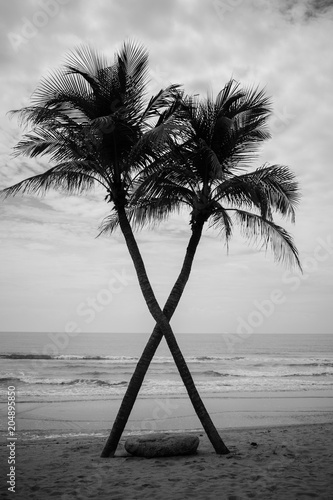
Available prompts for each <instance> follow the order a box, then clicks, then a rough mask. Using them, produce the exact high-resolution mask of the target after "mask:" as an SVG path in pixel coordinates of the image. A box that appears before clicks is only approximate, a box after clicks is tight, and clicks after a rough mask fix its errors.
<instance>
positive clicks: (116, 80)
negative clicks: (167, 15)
mask: <svg viewBox="0 0 333 500" xmlns="http://www.w3.org/2000/svg"><path fill="white" fill-rule="evenodd" d="M147 64H148V55H147V52H146V51H145V50H144V49H143V48H142V47H140V46H137V45H135V44H133V43H128V44H124V46H123V48H122V49H121V51H120V52H119V53H118V54H117V55H116V58H115V62H114V64H109V63H108V62H107V61H106V60H105V59H104V58H103V57H101V56H99V55H98V54H97V53H96V52H95V51H93V50H92V49H90V48H89V47H81V48H78V49H77V50H76V52H74V53H72V54H71V55H70V56H68V59H67V64H66V66H65V67H64V68H63V69H62V70H58V71H56V72H54V73H53V74H51V75H50V76H49V77H48V78H45V79H44V80H42V82H41V84H40V85H39V87H38V88H37V90H36V91H35V93H34V94H33V97H32V105H31V106H29V107H26V108H23V109H21V110H18V111H14V112H13V113H14V114H18V116H19V118H20V119H21V120H22V121H23V122H24V123H28V124H30V125H31V126H32V130H31V131H30V132H29V133H27V134H25V135H24V136H23V138H22V139H21V140H20V141H19V143H18V144H17V145H16V148H15V152H16V154H17V155H19V154H24V155H26V156H30V157H32V158H34V157H37V156H43V155H46V154H47V155H49V156H50V160H51V162H55V163H56V164H55V166H53V167H51V168H49V169H48V170H47V171H45V172H44V173H42V174H39V175H34V176H33V177H30V178H28V179H25V180H23V181H21V182H19V183H17V184H15V185H13V186H11V187H9V188H7V189H5V190H3V193H4V194H5V196H9V195H16V194H18V193H19V192H23V193H38V194H40V193H44V192H46V191H48V190H49V189H51V188H53V189H58V190H60V191H66V192H69V193H76V194H82V193H84V192H86V191H87V190H90V189H91V188H92V187H93V186H94V185H96V184H98V185H101V186H103V187H104V189H105V190H106V193H107V194H106V201H108V202H110V203H112V207H113V208H112V213H115V214H116V215H117V220H118V223H119V226H120V228H121V231H122V233H123V235H124V238H125V242H126V245H127V248H128V250H129V253H130V256H131V258H132V261H133V264H134V267H135V270H136V273H137V277H138V281H139V285H140V288H141V291H142V293H143V296H144V298H145V301H146V303H147V306H148V309H149V311H150V313H151V314H152V316H153V318H154V319H155V321H156V323H157V324H158V326H159V328H160V329H161V331H162V332H163V335H164V336H165V338H166V340H167V342H168V345H169V347H170V349H171V352H172V355H173V357H174V360H175V363H176V365H177V368H178V370H179V372H180V375H181V377H182V380H183V382H184V384H185V387H186V389H187V392H188V394H189V396H190V399H191V401H192V404H193V406H194V408H195V410H196V412H197V414H198V417H199V418H200V420H201V422H202V425H203V427H204V429H205V430H206V432H207V435H208V437H209V439H210V440H211V442H212V444H213V446H214V448H215V450H216V452H217V453H220V454H222V453H228V451H229V450H228V449H227V447H226V446H225V444H224V443H223V441H222V439H221V437H220V435H219V434H218V432H217V430H216V429H215V426H214V424H213V422H212V420H211V418H210V416H209V414H208V412H207V410H206V408H205V406H204V404H203V402H202V400H201V398H200V395H199V393H198V391H197V389H196V387H195V385H194V382H193V379H192V376H191V374H190V372H189V370H188V367H187V365H186V362H185V360H184V357H183V356H182V353H181V351H180V349H179V347H178V344H177V341H176V339H175V337H174V335H173V332H172V329H171V327H170V325H169V322H168V319H167V317H166V316H165V315H164V314H163V312H162V310H161V308H160V306H159V304H158V302H157V300H156V298H155V295H154V293H153V290H152V287H151V285H150V282H149V279H148V276H147V273H146V269H145V266H144V263H143V260H142V257H141V254H140V251H139V248H138V245H137V243H136V240H135V238H134V235H133V231H132V227H131V225H130V222H129V220H128V214H127V212H126V209H127V206H128V204H129V198H130V193H131V191H132V190H133V187H134V186H136V185H137V182H138V176H139V174H140V173H141V172H142V170H143V169H144V168H146V166H147V165H149V164H155V163H158V161H159V157H161V155H162V153H163V151H166V150H168V149H169V146H168V144H169V142H170V141H172V140H174V141H176V137H177V136H178V133H180V128H181V127H180V120H179V115H178V114H177V113H174V111H175V110H176V109H177V107H178V105H177V103H178V101H179V95H180V94H179V91H178V86H170V87H168V88H167V89H165V90H162V91H160V92H159V93H158V94H157V95H156V96H154V97H152V98H151V99H150V101H149V102H148V104H147V103H146V102H145V89H146V84H147V67H148V66H147ZM172 138H173V139H172Z"/></svg>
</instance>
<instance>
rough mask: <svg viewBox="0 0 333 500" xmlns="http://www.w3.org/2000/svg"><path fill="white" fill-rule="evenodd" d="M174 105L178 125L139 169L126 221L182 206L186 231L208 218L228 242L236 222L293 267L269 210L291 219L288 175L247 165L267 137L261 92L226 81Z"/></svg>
mask: <svg viewBox="0 0 333 500" xmlns="http://www.w3.org/2000/svg"><path fill="white" fill-rule="evenodd" d="M179 109H181V113H182V118H183V121H184V124H186V126H184V127H183V128H182V130H181V133H180V135H178V137H177V138H176V140H175V139H174V138H172V139H171V140H169V149H168V151H167V152H164V153H163V154H162V155H161V157H160V158H159V161H158V162H152V163H151V164H150V165H148V166H147V168H146V169H145V170H143V171H142V173H141V177H140V184H139V187H138V188H137V190H136V191H135V193H134V195H133V201H132V202H133V209H132V211H131V217H132V218H133V220H134V221H135V222H136V223H137V224H145V223H147V222H150V221H151V219H152V218H153V219H156V218H157V219H164V218H165V217H166V216H167V215H168V214H169V213H170V212H172V211H174V210H179V209H180V207H181V206H182V205H183V204H185V205H187V206H188V207H190V210H191V219H190V224H191V226H192V228H194V227H195V226H196V224H198V223H199V224H202V223H204V222H206V221H208V222H209V223H210V225H211V226H213V227H217V228H218V229H220V230H221V231H222V232H223V233H224V235H225V238H226V241H227V243H228V241H229V239H230V237H231V235H232V231H233V226H234V224H235V223H238V224H240V227H241V230H242V231H243V233H244V235H245V236H247V237H249V238H253V239H254V240H256V241H258V240H260V241H261V242H262V244H263V245H264V246H265V247H267V246H268V245H269V244H270V245H271V248H272V250H273V253H274V256H275V258H276V259H278V260H280V259H281V260H286V261H288V262H289V263H291V264H296V265H297V266H299V267H301V266H300V261H299V257H298V252H297V249H296V247H295V245H294V243H293V240H292V238H291V236H290V235H289V234H288V232H287V231H286V230H285V229H283V228H282V227H281V226H279V225H277V224H276V223H275V222H274V221H273V213H274V212H275V213H278V214H280V215H281V216H283V217H285V218H289V219H290V220H291V221H292V222H294V221H295V208H296V206H297V203H298V201H299V190H298V184H297V182H296V180H295V176H294V174H293V173H292V172H291V170H290V169H289V168H288V167H286V166H281V165H264V166H261V167H259V168H257V169H255V170H253V168H250V166H251V163H252V162H253V161H254V160H256V159H257V153H258V148H259V146H260V145H261V143H262V142H263V141H265V140H267V139H268V138H269V137H270V134H269V132H268V130H267V127H266V124H267V119H268V118H269V116H270V113H271V108H270V102H269V99H268V98H267V97H266V96H265V94H264V92H263V91H260V90H258V89H251V88H250V89H245V90H241V89H240V88H239V84H237V83H236V82H234V81H233V80H231V81H229V82H228V84H227V85H226V86H225V87H224V89H223V90H222V91H221V92H220V93H219V94H218V96H217V98H216V99H215V100H214V99H213V98H212V97H209V98H207V99H206V100H204V101H200V100H199V99H198V98H196V97H188V96H187V97H184V98H183V99H182V106H181V107H179ZM110 223H111V221H110V220H107V221H106V223H105V224H104V230H107V229H108V224H110Z"/></svg>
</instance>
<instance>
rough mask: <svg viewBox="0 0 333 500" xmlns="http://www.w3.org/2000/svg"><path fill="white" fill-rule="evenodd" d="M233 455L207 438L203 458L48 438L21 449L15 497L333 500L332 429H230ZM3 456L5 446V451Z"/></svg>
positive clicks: (227, 438)
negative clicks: (108, 451) (138, 453)
mask: <svg viewBox="0 0 333 500" xmlns="http://www.w3.org/2000/svg"><path fill="white" fill-rule="evenodd" d="M221 435H222V436H223V439H224V440H225V442H226V443H227V445H228V446H229V448H230V450H231V453H230V454H229V455H225V456H218V455H216V454H215V453H214V450H213V449H212V447H211V444H210V443H209V441H208V440H207V438H206V436H205V435H204V434H203V433H201V432H200V433H198V436H199V437H200V444H199V448H198V452H197V454H196V455H192V456H186V457H170V458H159V459H144V458H134V457H130V456H128V454H127V453H126V451H125V450H124V447H123V445H124V440H122V441H121V443H120V446H119V448H118V450H117V456H116V457H115V458H113V459H102V458H100V457H99V454H100V452H101V448H102V446H103V444H104V439H102V438H97V437H94V438H92V437H86V438H84V437H80V438H78V437H76V438H75V437H72V438H68V437H66V438H59V437H58V438H49V439H41V440H39V441H32V440H31V441H23V442H21V443H19V445H18V446H17V464H16V470H17V484H16V493H15V495H14V494H13V493H11V492H8V491H7V492H6V490H5V489H4V488H3V487H2V491H1V498H2V499H9V498H17V499H19V500H21V499H22V500H23V499H36V500H44V499H48V498H55V499H61V500H71V499H112V500H131V499H133V500H134V499H157V498H158V499H162V500H166V499H173V500H178V499H179V500H183V499H190V498H191V499H200V500H201V499H205V500H206V499H228V500H236V499H246V498H255V499H257V498H259V499H279V500H280V499H281V500H282V499H283V500H287V499H292V500H295V499H306V498H320V499H325V500H331V499H332V498H333V493H332V492H333V424H307V425H298V426H297V425H294V426H279V427H271V428H267V427H258V428H239V429H226V430H224V431H223V432H221ZM2 454H3V448H2Z"/></svg>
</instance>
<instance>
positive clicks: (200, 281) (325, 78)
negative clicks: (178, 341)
mask: <svg viewBox="0 0 333 500" xmlns="http://www.w3.org/2000/svg"><path fill="white" fill-rule="evenodd" d="M0 25H1V39H0V58H1V59H0V61H1V74H0V85H1V91H0V106H1V110H0V127H1V134H0V156H1V169H0V188H3V187H6V186H8V185H10V184H13V183H14V182H17V181H19V180H21V179H23V178H25V177H27V176H29V175H31V174H32V173H33V172H35V171H37V170H38V171H41V170H43V169H45V168H47V167H48V163H47V159H41V160H38V161H36V160H34V161H31V160H29V161H27V160H26V159H24V158H16V159H14V158H12V157H11V150H12V147H13V146H14V145H15V143H16V142H17V140H18V139H19V137H20V134H21V132H22V131H21V130H20V128H19V124H18V123H17V121H16V120H15V119H13V120H10V119H9V117H8V116H6V113H7V112H8V111H9V110H11V109H17V108H20V107H22V106H25V105H27V104H28V103H29V99H30V95H31V93H32V92H33V90H34V89H35V87H36V85H37V84H38V81H39V80H40V78H41V77H42V76H44V75H45V74H46V73H47V71H48V70H49V69H52V68H55V67H57V66H59V65H60V64H61V63H62V61H63V60H64V56H65V55H66V53H68V51H70V50H71V49H73V48H75V47H76V46H77V45H79V44H81V43H87V42H88V43H89V44H91V45H93V46H94V47H96V48H97V49H98V50H100V51H101V52H103V53H104V54H105V55H107V56H108V57H109V58H110V60H111V61H112V60H113V55H114V53H115V51H116V50H117V49H118V48H119V47H120V46H121V44H122V43H123V41H124V40H128V39H132V40H133V39H134V40H136V41H138V42H141V43H143V44H144V45H145V46H146V47H147V49H148V51H149V54H150V68H151V83H150V92H151V93H153V92H156V91H158V90H159V89H160V88H161V87H162V86H166V85H168V84H170V83H180V84H184V87H185V89H186V91H187V92H189V93H199V94H200V95H202V96H205V95H206V94H207V92H214V94H216V93H217V92H218V91H219V90H220V89H221V88H222V87H223V86H224V84H225V83H226V82H227V80H228V79H229V78H230V77H233V78H235V79H236V80H238V81H239V82H240V83H241V84H243V85H249V84H251V85H252V84H255V85H257V84H258V85H259V86H261V87H265V88H266V92H267V94H268V95H270V96H272V100H273V103H274V115H273V116H272V119H271V121H270V127H271V132H272V139H271V140H270V141H268V142H267V144H266V145H265V146H264V147H263V149H262V154H261V157H260V161H259V162H258V163H257V166H259V165H261V164H263V163H265V162H269V163H272V164H274V163H280V164H283V165H288V166H289V167H290V168H291V169H292V170H293V171H294V172H295V173H296V175H297V178H298V180H299V182H300V186H301V190H302V200H301V203H300V206H299V209H298V211H297V218H296V224H295V225H290V224H286V223H285V222H284V223H283V224H284V225H285V227H286V228H287V229H288V230H289V231H291V233H292V235H293V236H294V239H295V242H296V245H297V247H298V249H299V252H300V258H301V261H302V263H303V267H304V275H303V276H300V275H299V274H298V273H297V272H296V271H295V270H288V269H287V268H285V267H283V265H281V264H278V263H275V262H274V259H273V256H272V255H271V254H270V253H269V252H268V253H267V254H265V253H264V252H260V251H258V249H257V248H256V247H253V246H251V245H249V244H248V242H246V240H244V239H243V238H242V237H240V236H238V235H237V234H236V235H235V238H234V240H233V241H232V242H231V244H230V248H229V255H227V252H226V247H225V245H224V242H223V240H222V239H221V237H220V236H219V235H218V234H217V233H215V232H213V231H208V230H207V231H205V233H204V236H203V238H202V242H201V244H200V248H199V250H198V254H197V256H196V260H195V264H194V269H193V273H192V276H191V279H190V282H189V284H188V286H187V288H186V290H185V294H184V297H183V298H182V301H181V303H180V305H179V308H178V310H177V312H176V313H175V316H174V318H173V320H172V326H173V328H174V331H175V332H182V333H191V332H195V333H204V332H210V333H252V332H255V333H261V332H267V333H314V332H318V333H331V331H332V312H331V311H332V304H333V300H332V276H333V231H332V216H333V196H332V195H333V192H332V189H333V182H332V181H333V169H332V146H331V145H332V137H331V135H332V109H333V107H332V106H333V93H332V77H333V58H332V53H333V50H332V49H333V47H332V29H333V1H332V0H302V1H297V0H282V1H281V0H279V1H278V0H276V1H274V0H237V1H236V0H220V1H213V0H211V1H210V0H207V1H204V2H203V1H199V0H168V1H165V0H164V1H160V0H111V1H107V0H94V1H89V0H61V1H60V0H41V1H34V0H24V1H23V0H11V1H1V3H0ZM103 199H104V197H103V193H98V192H95V193H91V194H89V195H88V196H84V197H75V196H72V197H64V196H60V195H59V194H55V193H50V194H49V195H47V196H46V197H44V198H42V199H41V198H37V197H28V196H24V197H21V196H18V197H16V198H12V199H8V200H6V201H5V202H3V201H1V202H0V203H1V204H0V213H1V220H0V234H1V236H0V237H1V247H0V266H1V274H0V283H1V289H0V330H2V331H47V332H55V331H58V332H62V331H65V330H66V329H67V330H71V329H76V330H77V331H79V330H82V331H86V332H89V331H91V332H98V331H111V332H137V331H138V332H146V331H147V330H150V329H152V327H153V325H154V322H153V320H152V319H151V317H150V315H149V313H148V312H147V308H146V305H145V303H144V301H143V299H142V298H141V294H140V291H139V287H138V284H137V281H136V278H135V275H134V270H133V267H132V264H131V261H130V259H129V257H128V254H127V249H126V247H125V245H124V241H123V238H122V235H121V234H120V233H119V234H118V233H116V234H115V235H113V236H111V237H109V236H108V237H100V238H98V239H96V238H95V237H96V235H97V234H98V227H99V224H100V223H101V221H102V220H103V217H104V216H106V215H107V214H108V208H109V207H108V205H106V204H105V203H104V201H103ZM278 222H281V221H278ZM189 236H190V232H189V227H188V217H187V214H186V213H184V214H183V215H180V216H174V217H173V218H171V219H170V220H169V221H168V222H166V223H164V224H163V225H161V226H159V227H158V228H155V229H153V230H145V231H142V232H140V233H137V239H138V243H139V246H140V249H141V251H142V254H143V257H144V260H145V262H146V265H147V270H148V273H149V276H150V278H151V282H152V285H153V288H154V290H155V291H156V295H157V298H158V300H159V302H160V304H161V306H162V305H163V304H164V301H165V300H166V298H167V296H168V293H169V291H170V289H171V287H172V285H173V282H174V280H175V279H176V277H177V273H178V271H179V269H180V266H181V262H182V258H183V255H184V252H185V248H186V244H187V241H188V238H189Z"/></svg>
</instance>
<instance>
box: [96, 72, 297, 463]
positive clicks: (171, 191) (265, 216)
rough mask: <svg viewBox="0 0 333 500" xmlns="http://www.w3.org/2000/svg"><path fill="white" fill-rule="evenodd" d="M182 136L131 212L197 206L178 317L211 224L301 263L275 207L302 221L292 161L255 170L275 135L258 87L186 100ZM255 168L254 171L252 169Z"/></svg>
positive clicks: (177, 294) (151, 213)
mask: <svg viewBox="0 0 333 500" xmlns="http://www.w3.org/2000/svg"><path fill="white" fill-rule="evenodd" d="M178 109H181V111H182V115H181V118H182V120H183V121H184V123H185V126H184V127H183V128H182V129H181V134H180V135H178V136H177V137H172V138H171V141H169V150H167V151H165V152H163V154H162V155H161V156H160V157H159V159H158V161H156V162H151V163H150V165H148V166H147V167H146V168H145V169H144V170H143V171H142V172H141V175H140V179H138V184H137V188H136V190H135V191H134V193H133V196H132V199H131V205H129V206H128V207H127V212H128V214H129V217H130V219H131V220H133V221H134V222H135V223H136V224H137V225H138V226H142V225H145V224H147V223H150V222H155V221H156V220H158V221H161V220H164V219H165V218H166V217H167V216H168V215H169V214H170V213H172V212H173V211H177V210H179V209H180V208H181V206H182V205H185V206H187V207H189V209H190V226H191V237H190V240H189V244H188V247H187V250H186V254H185V258H184V262H183V266H182V268H181V272H180V274H179V277H178V279H177V281H176V283H175V285H174V287H173V289H172V291H171V293H170V295H169V298H168V300H167V302H166V304H165V307H164V309H163V312H164V314H165V316H166V317H167V319H168V320H170V319H171V317H172V315H173V313H174V311H175V309H176V307H177V305H178V303H179V300H180V298H181V295H182V293H183V290H184V288H185V285H186V283H187V280H188V278H189V276H190V272H191V268H192V263H193V259H194V256H195V252H196V249H197V246H198V244H199V241H200V238H201V235H202V230H203V227H204V224H205V223H206V222H207V223H208V224H210V225H211V226H213V227H216V228H218V229H219V230H220V232H222V233H223V235H224V237H225V241H226V243H228V241H229V239H230V238H231V236H232V231H233V227H234V225H235V224H237V225H239V226H240V227H241V230H242V231H243V233H244V235H245V236H246V237H248V238H251V239H252V240H254V241H258V240H259V241H261V243H262V244H263V245H264V246H265V247H267V246H269V245H270V246H271V249H272V251H273V254H274V256H275V258H276V259H277V260H284V261H287V262H288V263H289V264H291V265H295V266H298V267H300V262H299V258H298V252H297V249H296V247H295V245H294V243H293V240H292V238H291V237H290V235H289V234H288V233H287V231H285V230H284V229H283V228H282V227H281V226H279V225H277V224H276V223H275V222H274V221H273V213H274V212H276V213H277V214H280V215H281V216H283V217H286V218H289V219H291V221H293V222H294V220H295V208H296V205H297V202H298V199H299V190H298V185H297V182H296V180H295V176H294V174H293V173H292V172H291V171H290V169H289V168H288V167H286V166H281V165H270V166H269V165H264V166H261V167H259V168H257V169H255V170H253V169H252V170H251V169H250V165H251V164H252V163H253V161H254V160H256V159H257V153H258V147H259V146H260V145H261V143H262V142H263V141H265V140H266V139H268V138H269V133H268V130H267V128H266V124H267V119H268V118H269V116H270V113H271V106H270V102H269V99H268V98H267V97H266V96H265V93H264V92H263V91H261V90H258V89H253V88H252V89H251V88H249V89H241V88H240V87H239V85H238V84H237V83H236V82H234V81H232V80H231V81H229V82H228V83H227V85H226V86H225V87H224V88H223V90H222V91H221V92H220V93H219V94H218V95H217V97H216V99H215V100H214V99H213V98H212V97H209V98H207V99H206V100H204V101H201V100H200V99H198V98H197V97H195V98H193V97H186V98H184V99H183V100H182V106H181V107H180V108H178ZM249 170H250V171H249ZM117 224H118V220H117V216H114V215H112V216H111V217H108V218H107V219H106V220H105V223H104V225H103V228H102V231H103V232H104V231H106V232H108V231H111V232H112V231H113V230H114V228H115V227H116V226H117ZM162 336H163V332H162V331H161V329H160V328H159V326H158V325H156V326H155V328H154V331H153V333H152V335H151V337H150V339H149V341H148V343H147V345H146V348H145V350H144V352H143V354H142V357H141V358H140V360H139V362H138V365H137V368H136V370H135V372H134V374H133V376H132V379H131V381H130V383H129V385H128V388H127V391H126V393H125V396H124V399H123V401H122V404H121V406H120V409H119V412H118V415H117V417H116V419H115V422H114V425H113V428H112V431H111V433H110V436H109V439H108V441H107V443H106V445H105V448H104V450H103V454H102V456H109V455H110V454H111V455H113V454H114V452H115V450H116V448H117V445H118V442H119V439H120V436H121V434H122V432H123V430H124V428H125V425H126V422H127V420H128V417H129V414H130V411H131V409H132V407H133V405H134V402H135V400H136V397H137V395H138V392H139V389H140V387H141V384H142V382H143V379H144V375H145V373H146V371H147V369H148V366H149V363H150V361H151V360H152V358H153V356H154V354H155V352H156V349H157V347H158V345H159V343H160V341H161V339H162Z"/></svg>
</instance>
